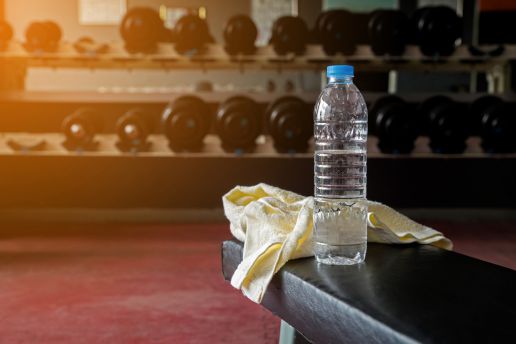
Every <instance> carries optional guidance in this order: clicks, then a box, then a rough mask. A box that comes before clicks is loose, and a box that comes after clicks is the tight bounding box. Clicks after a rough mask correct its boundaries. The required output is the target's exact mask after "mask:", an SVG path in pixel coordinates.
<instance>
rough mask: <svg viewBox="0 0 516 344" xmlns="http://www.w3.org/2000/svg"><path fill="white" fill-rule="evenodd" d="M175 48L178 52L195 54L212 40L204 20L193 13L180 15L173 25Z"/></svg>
mask: <svg viewBox="0 0 516 344" xmlns="http://www.w3.org/2000/svg"><path fill="white" fill-rule="evenodd" d="M174 39H175V43H176V44H175V49H176V51H177V52H178V53H180V54H197V53H200V52H202V51H203V50H204V49H205V46H206V44H207V43H211V42H213V38H212V37H211V35H210V31H209V29H208V24H207V23H206V20H204V19H202V18H200V17H199V16H197V15H195V14H187V15H185V16H183V17H181V18H180V19H179V20H178V21H177V23H176V25H175V27H174Z"/></svg>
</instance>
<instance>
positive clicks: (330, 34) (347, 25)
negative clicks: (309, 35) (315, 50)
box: [314, 10, 357, 55]
mask: <svg viewBox="0 0 516 344" xmlns="http://www.w3.org/2000/svg"><path fill="white" fill-rule="evenodd" d="M354 24H355V23H354V20H353V14H352V13H351V12H349V11H346V10H331V11H326V12H322V13H321V14H320V15H319V16H318V17H317V20H316V23H315V28H314V31H315V32H314V35H315V38H316V41H317V42H318V43H319V44H321V45H322V47H323V50H324V52H325V53H326V54H327V55H335V54H337V53H341V54H343V55H351V54H353V53H354V52H355V50H356V46H357V36H356V28H355V25H354Z"/></svg>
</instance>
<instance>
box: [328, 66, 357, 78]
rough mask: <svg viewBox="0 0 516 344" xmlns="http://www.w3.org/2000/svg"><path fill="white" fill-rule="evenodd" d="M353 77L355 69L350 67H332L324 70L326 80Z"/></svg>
mask: <svg viewBox="0 0 516 344" xmlns="http://www.w3.org/2000/svg"><path fill="white" fill-rule="evenodd" d="M354 75H355V69H354V68H353V66H350V65H333V66H328V67H327V68H326V76H327V77H328V78H345V77H347V76H354Z"/></svg>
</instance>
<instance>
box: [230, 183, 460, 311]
mask: <svg viewBox="0 0 516 344" xmlns="http://www.w3.org/2000/svg"><path fill="white" fill-rule="evenodd" d="M222 202H223V204H224V213H225V214H226V217H227V218H228V220H229V221H230V228H231V233H232V234H233V236H234V237H235V238H236V239H238V240H240V241H242V242H243V243H244V256H243V260H242V262H241V263H240V265H239V266H238V268H237V269H236V271H235V273H234V275H233V277H232V279H231V285H233V286H234V287H235V288H237V289H240V290H242V292H243V293H244V295H245V296H247V297H248V298H249V299H251V300H252V301H254V302H257V303H260V302H261V301H262V298H263V295H264V293H265V290H266V289H267V286H268V285H269V282H270V280H271V279H272V276H273V275H274V274H275V273H276V272H277V271H278V270H279V269H280V268H281V267H282V266H283V265H285V263H286V262H287V261H289V260H291V259H296V258H302V257H309V256H313V252H312V246H313V242H312V211H313V197H304V196H300V195H297V194H295V193H293V192H290V191H286V190H282V189H280V188H277V187H274V186H270V185H267V184H258V185H255V186H249V187H246V186H237V187H235V188H234V189H232V190H231V191H229V192H228V193H227V194H226V195H224V196H223V197H222ZM367 205H368V208H369V214H368V233H367V234H368V241H369V242H379V243H389V244H407V243H413V242H418V243H420V244H431V245H434V246H438V247H441V248H444V249H448V250H451V249H452V242H451V241H450V240H449V239H447V238H445V237H444V235H443V234H442V233H440V232H438V231H436V230H434V229H432V228H429V227H426V226H423V225H421V224H418V223H416V222H414V221H412V220H411V219H409V218H408V217H406V216H404V215H402V214H400V213H398V212H396V211H395V210H394V209H392V208H389V207H387V206H385V205H383V204H381V203H377V202H371V201H368V202H367ZM366 262H367V259H366Z"/></svg>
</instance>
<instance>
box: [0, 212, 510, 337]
mask: <svg viewBox="0 0 516 344" xmlns="http://www.w3.org/2000/svg"><path fill="white" fill-rule="evenodd" d="M433 225H435V226H436V227H437V228H439V229H440V230H442V231H444V232H445V233H446V234H448V235H449V236H450V237H451V238H452V239H453V240H454V241H455V248H456V251H458V252H462V253H464V254H468V255H471V256H474V257H478V258H480V259H483V260H488V261H491V262H493V263H496V264H500V265H504V266H507V267H510V268H512V269H516V228H515V226H514V225H510V224H506V223H490V224H476V225H474V226H471V225H467V224H454V223H446V222H442V223H433ZM229 237H230V235H229V230H228V227H227V225H226V224H213V225H205V224H203V225H193V224H189V225H78V226H73V225H58V226H50V225H45V226H41V225H39V226H35V225H33V226H23V227H21V226H16V227H14V226H13V227H9V228H5V226H4V228H3V229H2V230H1V231H0V319H1V320H0V342H1V343H49V342H50V343H246V344H253V343H276V342H277V336H278V332H279V319H277V318H275V317H274V316H273V315H271V314H270V313H269V312H268V311H265V310H263V309H262V308H261V307H260V306H258V305H256V304H254V303H252V302H250V301H247V300H246V299H245V298H243V297H242V296H241V295H240V294H239V292H238V291H236V290H234V289H232V288H231V287H230V285H229V284H228V283H226V282H224V280H223V278H222V274H221V272H220V242H221V241H222V240H223V239H226V238H229Z"/></svg>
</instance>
